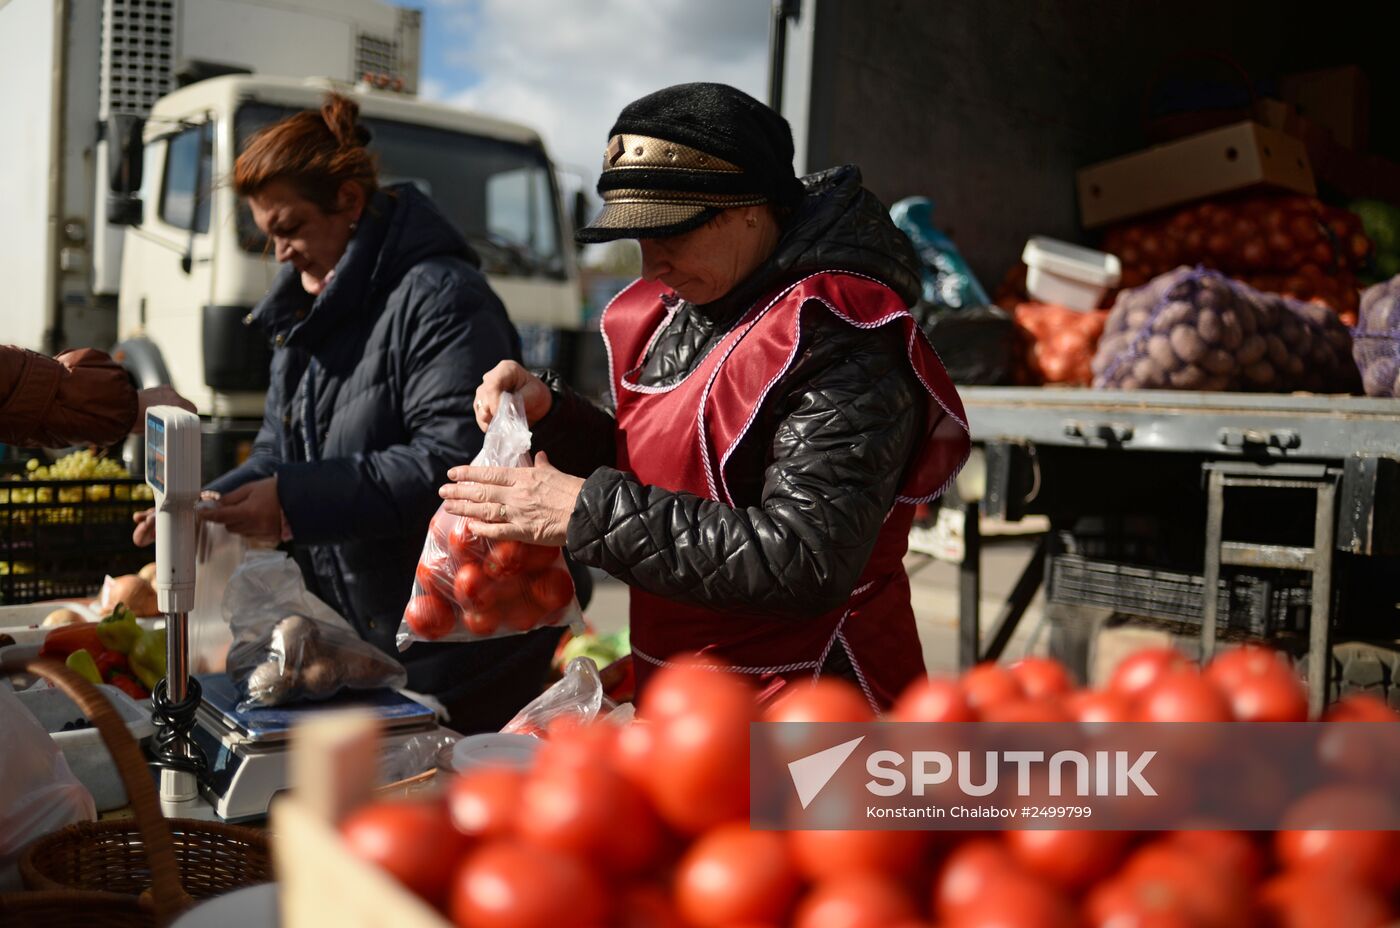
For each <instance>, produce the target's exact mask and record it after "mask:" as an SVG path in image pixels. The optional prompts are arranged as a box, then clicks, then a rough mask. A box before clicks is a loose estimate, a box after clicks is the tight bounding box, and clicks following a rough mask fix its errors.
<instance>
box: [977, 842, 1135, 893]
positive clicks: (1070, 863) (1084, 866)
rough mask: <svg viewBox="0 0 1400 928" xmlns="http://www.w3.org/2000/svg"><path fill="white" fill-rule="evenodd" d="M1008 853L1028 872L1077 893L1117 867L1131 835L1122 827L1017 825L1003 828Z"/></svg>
mask: <svg viewBox="0 0 1400 928" xmlns="http://www.w3.org/2000/svg"><path fill="white" fill-rule="evenodd" d="M1005 839H1006V845H1007V847H1008V848H1010V850H1011V856H1012V857H1013V858H1015V859H1016V861H1017V862H1018V863H1019V864H1020V865H1021V867H1022V868H1023V869H1024V870H1026V872H1028V873H1032V874H1034V875H1036V876H1038V877H1041V878H1043V879H1045V880H1048V881H1049V882H1050V883H1052V884H1054V885H1055V886H1058V887H1059V888H1060V889H1063V890H1065V891H1067V892H1071V893H1077V892H1079V891H1080V890H1082V889H1085V888H1086V887H1088V886H1089V885H1090V884H1091V883H1095V882H1097V881H1099V880H1101V879H1103V878H1104V877H1106V876H1108V874H1109V873H1111V872H1113V870H1114V869H1115V868H1117V866H1118V864H1119V863H1120V862H1122V860H1123V858H1124V856H1125V854H1126V851H1127V848H1128V842H1129V840H1130V839H1131V835H1130V834H1129V833H1128V832H1124V831H1080V830H1056V829H1039V828H1018V829H1013V830H1011V831H1008V832H1006V834H1005Z"/></svg>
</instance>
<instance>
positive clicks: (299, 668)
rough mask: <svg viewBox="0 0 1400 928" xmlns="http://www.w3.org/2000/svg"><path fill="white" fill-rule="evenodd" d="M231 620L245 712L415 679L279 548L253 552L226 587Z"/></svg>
mask: <svg viewBox="0 0 1400 928" xmlns="http://www.w3.org/2000/svg"><path fill="white" fill-rule="evenodd" d="M224 618H225V619H227V620H228V623H229V629H230V631H231V632H232V633H233V645H232V647H230V648H229V653H228V673H229V676H230V677H232V678H233V682H234V683H235V684H236V685H237V686H238V687H239V690H240V692H241V693H242V695H243V699H242V701H241V702H240V703H239V708H265V707H267V706H280V705H284V704H286V703H290V702H297V701H299V700H307V699H310V700H316V699H329V698H330V697H331V696H334V695H335V694H336V693H338V692H340V691H341V690H342V689H377V688H379V687H391V688H398V687H401V686H403V685H404V684H405V683H407V682H408V674H407V672H406V671H405V670H404V668H403V665H401V664H400V663H399V662H398V661H396V660H394V659H393V658H391V657H389V656H388V655H387V654H385V653H384V652H382V651H380V650H379V649H378V648H376V647H375V646H374V645H372V644H370V643H369V642H367V641H365V640H363V639H362V638H360V636H359V635H358V634H356V633H355V630H354V629H353V628H351V627H350V623H349V622H347V621H345V619H344V618H342V617H341V615H340V614H339V613H337V612H336V611H335V610H334V609H332V608H331V607H330V606H328V605H326V604H325V603H324V602H322V601H321V600H320V599H318V598H317V597H316V596H314V595H312V594H311V593H310V592H309V591H308V590H307V589H306V583H305V581H304V580H303V579H302V575H301V569H300V568H299V567H297V564H296V561H294V560H292V559H291V558H290V557H289V556H287V555H286V554H284V553H282V552H280V551H266V550H255V551H250V552H249V553H248V555H247V557H245V558H244V560H243V563H242V564H241V565H240V566H239V568H238V569H237V570H236V571H234V573H233V576H232V577H230V578H229V581H228V587H227V588H226V589H225V590H224Z"/></svg>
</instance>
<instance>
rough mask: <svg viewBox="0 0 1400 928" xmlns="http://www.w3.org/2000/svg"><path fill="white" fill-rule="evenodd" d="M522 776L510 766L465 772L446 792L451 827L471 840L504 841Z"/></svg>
mask: <svg viewBox="0 0 1400 928" xmlns="http://www.w3.org/2000/svg"><path fill="white" fill-rule="evenodd" d="M524 784H525V774H524V773H523V772H522V771H520V770H515V769H512V768H509V767H484V768H482V769H480V770H473V771H470V772H468V773H464V774H462V775H461V776H459V777H457V778H456V779H455V780H453V781H452V785H451V786H450V787H449V788H448V791H447V807H448V809H449V810H450V811H451V813H452V824H453V825H455V826H457V830H458V831H460V832H461V833H462V834H464V835H469V836H471V837H473V838H504V837H506V836H507V835H509V834H510V833H511V830H512V829H513V828H514V827H515V819H516V814H517V810H518V809H519V808H520V792H521V789H522V787H523V786H524Z"/></svg>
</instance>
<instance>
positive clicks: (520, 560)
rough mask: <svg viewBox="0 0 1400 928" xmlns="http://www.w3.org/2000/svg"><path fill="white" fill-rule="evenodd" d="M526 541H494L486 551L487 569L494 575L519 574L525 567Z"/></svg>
mask: <svg viewBox="0 0 1400 928" xmlns="http://www.w3.org/2000/svg"><path fill="white" fill-rule="evenodd" d="M525 547H526V546H525V543H524V542H521V541H493V542H491V544H490V550H489V551H487V552H486V560H485V561H484V563H485V565H486V570H487V572H488V573H490V574H491V576H493V577H508V576H510V575H511V574H518V573H520V571H521V570H523V569H524V568H525V560H526V554H525Z"/></svg>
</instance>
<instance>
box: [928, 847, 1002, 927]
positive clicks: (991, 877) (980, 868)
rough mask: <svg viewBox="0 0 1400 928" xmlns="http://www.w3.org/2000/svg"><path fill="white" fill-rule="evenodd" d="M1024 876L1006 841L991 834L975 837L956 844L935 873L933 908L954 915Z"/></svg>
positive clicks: (935, 912)
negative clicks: (1009, 880)
mask: <svg viewBox="0 0 1400 928" xmlns="http://www.w3.org/2000/svg"><path fill="white" fill-rule="evenodd" d="M1023 877H1024V874H1023V873H1022V872H1021V870H1020V869H1019V868H1018V866H1017V864H1016V861H1015V860H1014V859H1013V858H1012V856H1011V852H1010V851H1008V850H1007V849H1006V846H1005V845H1004V844H1002V843H1001V842H1000V841H996V840H993V839H992V838H981V837H978V838H972V839H971V840H969V841H966V842H964V843H963V844H960V845H958V846H957V847H956V848H954V849H953V851H952V853H950V854H949V855H948V857H947V859H946V860H944V862H943V867H942V869H941V870H939V871H938V873H937V874H936V876H935V880H934V885H933V912H934V914H935V915H937V916H939V917H940V918H944V919H951V918H952V917H953V916H954V915H957V914H958V913H960V912H962V911H964V910H965V909H967V908H968V907H969V906H971V905H973V904H974V903H975V902H976V901H977V900H978V899H980V898H981V897H983V896H985V895H987V894H988V893H989V892H991V891H992V887H993V886H995V885H999V884H1000V883H1002V882H1003V881H1005V880H1008V879H1017V878H1023Z"/></svg>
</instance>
